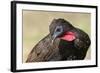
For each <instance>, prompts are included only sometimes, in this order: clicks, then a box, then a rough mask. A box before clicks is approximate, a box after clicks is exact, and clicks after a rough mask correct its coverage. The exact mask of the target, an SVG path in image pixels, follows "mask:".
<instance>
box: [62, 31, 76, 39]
mask: <svg viewBox="0 0 100 73" xmlns="http://www.w3.org/2000/svg"><path fill="white" fill-rule="evenodd" d="M60 38H61V39H63V40H66V41H73V40H75V39H76V37H75V33H74V32H66V33H65V34H64V35H63V36H61V37H60Z"/></svg>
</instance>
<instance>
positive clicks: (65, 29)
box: [49, 18, 76, 42]
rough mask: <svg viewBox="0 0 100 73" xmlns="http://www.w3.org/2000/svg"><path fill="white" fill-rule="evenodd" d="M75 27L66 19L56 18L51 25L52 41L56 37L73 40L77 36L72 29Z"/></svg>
mask: <svg viewBox="0 0 100 73" xmlns="http://www.w3.org/2000/svg"><path fill="white" fill-rule="evenodd" d="M73 28H74V27H73V26H72V25H71V23H69V22H68V21H66V20H64V19H61V18H59V19H54V20H53V21H52V22H51V24H50V26H49V30H50V34H51V37H52V42H53V41H54V40H55V39H56V38H60V39H63V40H66V41H73V40H74V39H75V38H76V37H75V33H74V32H72V31H70V30H71V29H73Z"/></svg>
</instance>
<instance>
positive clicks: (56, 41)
mask: <svg viewBox="0 0 100 73" xmlns="http://www.w3.org/2000/svg"><path fill="white" fill-rule="evenodd" d="M49 31H50V33H49V34H48V35H47V36H46V37H45V38H43V39H42V40H41V41H39V43H38V44H37V45H36V46H35V47H34V48H33V49H32V51H31V52H30V53H29V55H28V58H27V60H26V62H44V61H63V60H83V59H84V58H85V56H86V53H87V50H88V48H89V46H90V43H91V41H90V38H89V36H88V34H87V33H85V32H84V31H83V30H81V29H79V28H76V27H74V26H73V25H72V24H71V23H69V22H68V21H66V20H64V19H62V18H59V19H54V20H53V21H52V22H51V24H50V26H49Z"/></svg>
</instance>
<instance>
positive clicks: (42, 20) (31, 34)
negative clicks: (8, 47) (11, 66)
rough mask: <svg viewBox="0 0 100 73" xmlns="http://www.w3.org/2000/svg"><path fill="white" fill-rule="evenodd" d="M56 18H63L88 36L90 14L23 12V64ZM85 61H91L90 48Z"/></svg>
mask: <svg viewBox="0 0 100 73" xmlns="http://www.w3.org/2000/svg"><path fill="white" fill-rule="evenodd" d="M56 18H64V19H65V20H67V21H69V22H70V23H72V24H73V26H75V27H78V28H80V29H82V30H84V31H85V32H86V33H87V34H88V35H89V36H90V33H91V31H90V30H91V29H90V27H91V14H89V13H75V12H74V13H73V12H50V11H31V10H23V62H25V61H26V59H27V56H28V54H29V53H30V51H31V50H32V48H33V47H34V46H35V45H36V44H37V43H38V42H39V41H40V40H41V39H42V38H43V37H45V36H46V35H47V34H48V33H49V25H50V23H51V22H52V20H53V19H56ZM85 59H91V49H90V48H89V50H88V52H87V56H86V58H85Z"/></svg>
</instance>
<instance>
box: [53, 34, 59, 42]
mask: <svg viewBox="0 0 100 73" xmlns="http://www.w3.org/2000/svg"><path fill="white" fill-rule="evenodd" d="M57 36H58V35H57V34H53V36H52V43H53V42H54V41H55V39H56V38H57Z"/></svg>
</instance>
